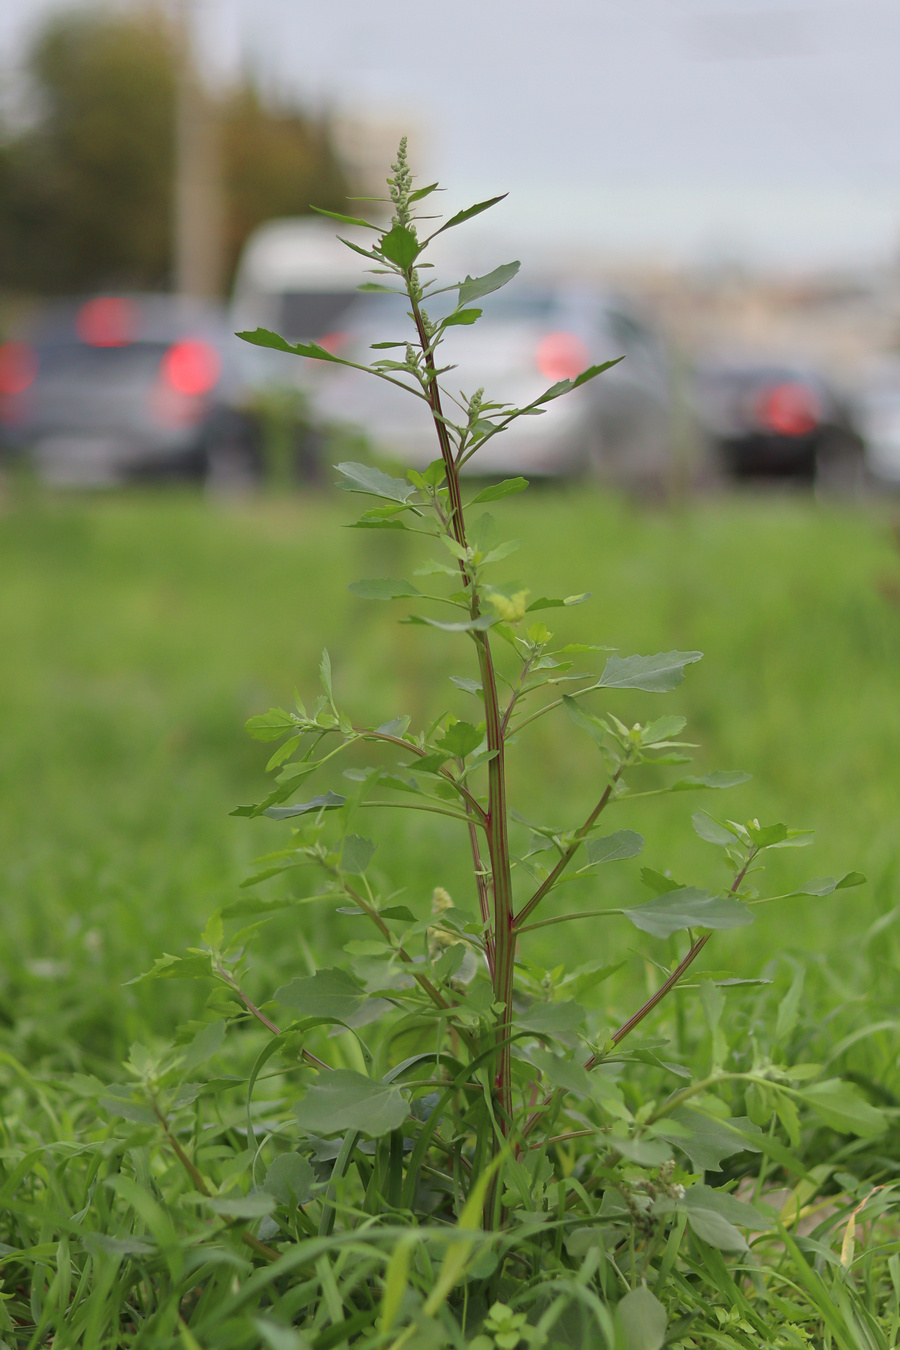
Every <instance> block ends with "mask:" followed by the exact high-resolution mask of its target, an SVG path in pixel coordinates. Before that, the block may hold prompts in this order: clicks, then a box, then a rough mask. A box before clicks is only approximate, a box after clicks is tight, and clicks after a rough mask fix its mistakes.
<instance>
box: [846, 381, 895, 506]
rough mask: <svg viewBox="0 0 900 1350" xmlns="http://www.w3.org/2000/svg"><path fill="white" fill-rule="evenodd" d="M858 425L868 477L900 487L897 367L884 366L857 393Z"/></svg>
mask: <svg viewBox="0 0 900 1350" xmlns="http://www.w3.org/2000/svg"><path fill="white" fill-rule="evenodd" d="M856 402H857V408H858V411H859V427H860V431H861V433H862V437H863V441H864V443H865V460H866V470H867V472H868V474H869V475H870V477H871V478H872V479H873V480H875V481H876V482H879V483H884V484H886V485H888V486H891V487H900V366H895V365H886V366H884V367H883V368H882V369H881V370H879V371H877V372H875V373H873V374H872V375H871V376H870V377H869V378H868V379H867V380H865V381H864V382H863V385H862V387H861V389H860V390H859V391H858V393H857V399H856Z"/></svg>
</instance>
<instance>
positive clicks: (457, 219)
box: [410, 192, 519, 294]
mask: <svg viewBox="0 0 900 1350" xmlns="http://www.w3.org/2000/svg"><path fill="white" fill-rule="evenodd" d="M508 196H509V193H508V192H501V193H500V196H499V197H489V198H488V200H487V201H486V202H476V203H475V205H474V206H467V207H466V209H465V211H457V213H456V215H455V216H451V217H450V219H449V220H448V221H447V223H446V224H445V225H442V226H441V228H440V229H439V230H435V232H434V233H435V234H436V235H437V234H443V233H444V230H452V229H453V227H454V225H462V224H463V222H464V221H467V220H471V219H472V217H473V216H480V215H481V213H482V211H489V210H490V208H491V207H492V206H496V205H497V203H498V202H502V201H503V199H504V197H508ZM412 200H413V199H412V197H410V201H412ZM432 237H433V236H432ZM518 265H519V264H518V263H516V267H518ZM485 294H487V292H485Z"/></svg>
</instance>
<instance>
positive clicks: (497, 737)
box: [406, 273, 516, 1218]
mask: <svg viewBox="0 0 900 1350" xmlns="http://www.w3.org/2000/svg"><path fill="white" fill-rule="evenodd" d="M406 280H407V290H408V294H409V298H410V303H411V305H412V311H413V317H414V319H415V323H416V329H417V331H418V335H419V344H420V346H421V349H422V353H423V356H424V359H425V369H426V372H427V383H426V384H425V393H426V396H427V398H428V402H429V405H430V407H431V415H432V418H433V420H434V426H435V431H436V432H437V438H438V442H439V444H440V447H441V458H442V459H443V461H444V471H445V474H446V478H447V491H448V494H449V498H450V520H449V525H450V531H451V533H452V535H453V538H454V539H455V540H456V542H457V543H458V544H459V545H460V546H461V547H462V548H465V547H466V527H465V519H464V516H463V507H462V495H461V492H460V486H459V467H458V465H457V463H456V460H455V458H454V455H453V446H452V444H451V441H450V435H449V432H448V431H447V426H446V423H445V422H444V415H443V409H442V407H441V391H440V389H439V387H438V382H437V373H436V370H435V364H434V357H433V354H432V350H431V345H430V341H429V336H428V334H427V332H426V330H425V325H424V323H423V321H422V313H421V310H420V308H419V303H418V299H417V297H416V294H415V282H414V280H413V277H412V274H411V273H409V274H408V275H407V278H406ZM460 572H461V574H462V580H463V585H464V586H465V587H471V579H470V577H469V574H468V571H467V569H466V565H465V563H464V562H462V561H461V562H460ZM471 594H472V599H471V604H470V606H469V612H470V614H471V616H472V618H473V619H477V618H478V617H479V614H480V609H479V604H478V594H477V592H476V591H475V589H474V587H472V590H471ZM472 636H473V638H474V640H475V646H476V648H477V652H478V665H479V669H480V673H481V685H482V690H483V697H484V714H485V726H486V735H487V745H488V752H489V754H490V758H489V760H488V809H487V819H486V822H485V831H486V834H487V843H488V853H489V855H490V860H491V893H492V896H493V921H494V923H493V927H494V934H493V938H494V971H493V977H494V1001H495V1003H497V1004H499V1005H501V1011H500V1012H499V1013H498V1014H497V1018H496V1021H495V1023H494V1038H495V1043H496V1045H497V1059H496V1063H495V1074H494V1101H495V1104H496V1107H497V1116H498V1121H499V1125H500V1129H501V1131H502V1132H503V1134H504V1135H506V1134H507V1133H508V1132H509V1127H510V1123H511V1120H512V1052H511V1041H510V1037H511V1033H512V995H513V979H514V972H515V957H516V934H515V918H514V914H513V896H512V873H511V869H510V861H509V837H508V832H507V801H506V762H505V756H504V739H503V714H502V712H501V710H500V699H499V695H498V692H497V679H496V675H495V674H494V663H493V659H492V657H491V646H490V641H489V639H488V635H487V633H486V632H478V631H477V630H476V631H475V632H473V634H472ZM496 1147H499V1141H495V1148H496ZM494 1189H495V1188H493V1187H492V1188H491V1194H490V1195H489V1197H488V1201H487V1203H486V1211H487V1210H488V1209H490V1216H489V1217H491V1218H492V1217H493V1211H494V1209H495V1204H494V1198H493V1192H494Z"/></svg>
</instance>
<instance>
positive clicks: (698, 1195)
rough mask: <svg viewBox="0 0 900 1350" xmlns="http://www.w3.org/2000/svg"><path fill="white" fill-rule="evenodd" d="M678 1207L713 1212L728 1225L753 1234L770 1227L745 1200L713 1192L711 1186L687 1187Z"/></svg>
mask: <svg viewBox="0 0 900 1350" xmlns="http://www.w3.org/2000/svg"><path fill="white" fill-rule="evenodd" d="M679 1205H681V1206H683V1207H684V1208H685V1209H688V1210H690V1209H704V1210H713V1211H714V1212H715V1213H716V1214H720V1215H721V1216H722V1218H723V1219H727V1220H728V1222H729V1223H733V1224H736V1225H737V1226H739V1227H740V1228H748V1229H750V1231H751V1232H753V1233H763V1232H765V1231H766V1230H767V1229H768V1228H770V1227H771V1224H770V1223H769V1222H768V1220H767V1219H764V1218H763V1216H762V1215H761V1214H760V1212H759V1210H758V1209H754V1207H753V1205H749V1204H747V1202H746V1201H745V1200H738V1199H737V1198H736V1197H735V1196H733V1195H732V1194H731V1193H730V1192H729V1191H720V1190H715V1189H713V1187H712V1186H704V1185H696V1186H689V1187H688V1189H687V1190H686V1191H685V1193H684V1195H683V1196H682V1198H681V1200H680V1201H679Z"/></svg>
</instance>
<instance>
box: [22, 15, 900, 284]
mask: <svg viewBox="0 0 900 1350" xmlns="http://www.w3.org/2000/svg"><path fill="white" fill-rule="evenodd" d="M64 3H65V0H2V4H0V60H2V63H3V68H4V70H5V71H6V72H7V75H8V74H9V73H10V72H12V71H14V69H15V66H16V63H17V61H18V60H20V59H21V54H22V52H23V50H24V48H25V45H26V44H27V40H28V36H29V33H30V32H32V31H34V29H35V28H36V27H38V26H39V25H40V22H41V21H42V18H43V16H44V15H45V14H46V13H47V11H48V10H50V9H53V8H57V7H59V6H60V5H61V4H64ZM119 3H120V4H126V3H127V0H119ZM195 5H196V9H197V10H198V16H197V17H198V32H199V45H200V47H201V51H202V55H203V57H204V60H205V62H206V64H207V67H208V69H209V70H210V72H214V73H218V74H219V75H220V76H221V75H222V74H223V73H227V72H229V71H233V70H235V69H237V68H239V67H240V66H241V64H249V65H250V66H251V67H253V68H254V69H255V70H257V71H258V72H259V74H260V76H261V77H262V78H263V79H264V81H265V82H266V83H267V84H268V85H269V86H270V87H272V88H273V89H275V90H277V91H280V92H281V93H283V94H286V95H287V94H290V95H294V96H296V97H299V98H301V99H303V100H305V101H306V102H307V103H310V104H312V105H314V106H317V107H318V106H330V107H336V108H343V109H348V110H352V111H359V110H367V109H371V110H372V111H373V113H375V114H377V115H378V116H380V117H383V118H390V119H396V118H399V119H401V120H404V121H407V120H408V121H409V122H410V123H415V124H417V125H418V126H419V127H420V128H421V129H422V133H423V134H422V137H420V142H421V145H422V150H423V155H424V158H425V161H426V162H425V163H424V164H423V165H422V169H423V174H426V175H428V174H431V175H433V176H435V177H437V176H439V177H440V178H441V180H442V181H443V182H444V183H446V185H447V186H448V188H449V190H450V191H449V193H448V198H447V199H446V200H447V202H448V204H450V203H451V202H452V203H453V204H454V205H456V204H458V203H461V202H462V201H463V199H466V200H468V199H469V198H470V197H477V196H479V195H489V194H493V193H495V192H497V191H503V190H505V189H509V190H510V193H511V196H510V199H509V201H508V202H506V203H504V204H503V206H501V207H500V208H498V212H499V213H503V214H502V217H500V216H499V215H498V226H499V228H500V229H501V230H503V231H505V232H506V234H507V235H508V237H510V238H515V237H524V236H527V237H528V238H529V239H532V240H534V239H538V238H540V239H542V240H543V241H544V244H545V246H547V244H548V243H549V244H550V245H552V244H553V243H554V241H558V242H559V247H560V248H561V249H565V248H570V247H572V245H573V244H582V245H583V244H590V245H593V246H595V247H596V248H597V249H598V250H600V251H601V252H607V253H612V254H616V255H620V256H626V257H627V256H631V257H636V256H639V255H644V256H649V257H650V258H652V259H658V260H661V261H700V260H704V259H723V258H724V259H727V258H732V257H736V258H740V257H743V258H746V259H747V260H749V261H751V262H762V263H774V264H777V265H788V266H795V265H798V264H800V265H804V264H813V265H821V264H831V263H837V264H841V265H853V264H854V263H860V264H863V265H867V264H869V263H871V262H879V261H885V260H888V259H894V258H897V257H900V135H898V130H900V81H898V70H900V0H426V3H424V4H423V3H421V0H378V3H373V0H195Z"/></svg>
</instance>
